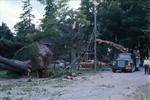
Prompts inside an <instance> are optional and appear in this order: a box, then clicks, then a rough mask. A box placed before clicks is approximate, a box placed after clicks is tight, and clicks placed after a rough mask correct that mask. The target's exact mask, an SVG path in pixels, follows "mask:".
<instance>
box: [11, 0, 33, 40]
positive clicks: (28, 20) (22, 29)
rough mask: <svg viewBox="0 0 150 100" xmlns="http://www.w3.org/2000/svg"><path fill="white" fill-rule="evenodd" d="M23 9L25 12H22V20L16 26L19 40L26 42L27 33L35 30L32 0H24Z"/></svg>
mask: <svg viewBox="0 0 150 100" xmlns="http://www.w3.org/2000/svg"><path fill="white" fill-rule="evenodd" d="M23 3H24V5H23V11H24V13H22V14H21V16H20V19H21V21H20V22H18V23H17V24H16V25H15V26H14V27H15V30H16V32H17V38H18V40H19V41H22V42H25V41H26V35H27V34H31V33H34V32H35V25H34V24H33V23H32V19H33V18H34V15H33V14H32V13H31V12H32V7H31V3H30V0H26V1H23Z"/></svg>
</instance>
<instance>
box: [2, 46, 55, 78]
mask: <svg viewBox="0 0 150 100" xmlns="http://www.w3.org/2000/svg"><path fill="white" fill-rule="evenodd" d="M52 55H53V54H52V52H51V50H50V49H49V48H48V47H47V46H45V45H43V44H39V43H32V44H29V45H27V46H24V47H23V48H21V49H20V50H18V51H17V52H16V54H15V56H14V57H13V59H7V58H5V57H2V56H0V69H3V70H8V71H11V72H14V73H17V74H20V75H29V74H30V75H34V76H36V77H45V75H47V68H48V65H49V63H50V61H51V58H52Z"/></svg>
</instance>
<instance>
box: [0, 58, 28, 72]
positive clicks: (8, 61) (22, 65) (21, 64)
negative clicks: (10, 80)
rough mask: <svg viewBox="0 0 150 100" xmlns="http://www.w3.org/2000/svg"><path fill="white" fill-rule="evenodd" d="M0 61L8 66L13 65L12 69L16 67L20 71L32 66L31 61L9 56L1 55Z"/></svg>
mask: <svg viewBox="0 0 150 100" xmlns="http://www.w3.org/2000/svg"><path fill="white" fill-rule="evenodd" d="M0 63H3V64H5V65H7V66H11V69H14V68H15V69H17V70H19V71H20V72H25V71H27V69H28V68H29V67H30V65H29V63H30V61H28V62H23V61H18V60H11V59H8V58H4V57H2V56H0Z"/></svg>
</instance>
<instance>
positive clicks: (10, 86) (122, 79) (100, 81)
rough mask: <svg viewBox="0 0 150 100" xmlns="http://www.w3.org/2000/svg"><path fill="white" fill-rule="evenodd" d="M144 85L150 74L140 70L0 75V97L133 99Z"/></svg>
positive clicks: (16, 99) (149, 83)
mask: <svg viewBox="0 0 150 100" xmlns="http://www.w3.org/2000/svg"><path fill="white" fill-rule="evenodd" d="M145 85H146V86H147V87H148V88H150V87H149V86H150V75H149V76H148V75H144V72H143V71H138V72H134V73H112V72H110V71H105V72H101V73H97V74H92V75H86V76H79V77H76V78H75V79H74V80H63V79H49V78H46V79H32V81H29V80H28V79H9V80H8V79H1V80H0V100H3V99H4V100H5V99H6V98H7V100H27V99H28V100H134V99H132V98H135V97H136V96H135V95H134V94H135V93H137V91H141V89H140V88H141V87H143V86H145ZM139 93H140V92H139ZM141 93H143V92H141ZM146 93H147V92H146ZM147 95H149V92H148V94H147ZM129 97H130V98H129ZM140 98H141V97H139V99H135V100H141V99H140ZM145 100H146V99H145Z"/></svg>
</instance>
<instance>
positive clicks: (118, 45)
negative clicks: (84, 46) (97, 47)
mask: <svg viewBox="0 0 150 100" xmlns="http://www.w3.org/2000/svg"><path fill="white" fill-rule="evenodd" d="M96 42H97V43H98V44H102V43H104V44H108V45H110V46H112V47H114V48H116V49H118V50H119V51H121V52H128V48H125V47H124V46H122V45H120V44H117V43H114V42H111V41H107V40H102V39H96Z"/></svg>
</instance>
